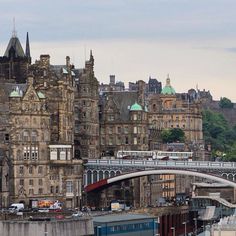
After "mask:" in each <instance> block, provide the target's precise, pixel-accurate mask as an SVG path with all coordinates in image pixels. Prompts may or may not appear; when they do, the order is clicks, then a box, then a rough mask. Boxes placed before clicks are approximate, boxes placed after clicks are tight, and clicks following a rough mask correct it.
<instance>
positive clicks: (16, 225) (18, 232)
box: [0, 218, 94, 236]
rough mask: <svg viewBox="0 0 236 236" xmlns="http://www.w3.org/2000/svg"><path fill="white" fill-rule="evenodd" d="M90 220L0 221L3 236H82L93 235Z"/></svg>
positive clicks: (0, 232) (0, 231)
mask: <svg viewBox="0 0 236 236" xmlns="http://www.w3.org/2000/svg"><path fill="white" fill-rule="evenodd" d="M93 234H94V229H93V222H92V220H91V219H90V218H89V219H79V220H58V221H48V222H47V221H0V235H1V236H82V235H84V236H85V235H86V236H87V235H93Z"/></svg>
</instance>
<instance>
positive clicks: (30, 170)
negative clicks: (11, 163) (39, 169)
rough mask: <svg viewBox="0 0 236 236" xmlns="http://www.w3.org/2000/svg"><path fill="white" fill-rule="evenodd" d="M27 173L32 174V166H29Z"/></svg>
mask: <svg viewBox="0 0 236 236" xmlns="http://www.w3.org/2000/svg"><path fill="white" fill-rule="evenodd" d="M29 174H33V166H30V167H29Z"/></svg>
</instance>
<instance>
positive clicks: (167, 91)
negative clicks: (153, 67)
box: [161, 76, 175, 95]
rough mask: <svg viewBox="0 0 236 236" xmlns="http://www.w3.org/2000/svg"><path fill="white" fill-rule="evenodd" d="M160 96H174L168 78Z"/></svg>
mask: <svg viewBox="0 0 236 236" xmlns="http://www.w3.org/2000/svg"><path fill="white" fill-rule="evenodd" d="M161 94H166V95H173V94H175V90H174V88H173V87H172V86H171V85H170V78H169V76H168V77H167V79H166V86H165V87H164V88H163V89H162V91H161Z"/></svg>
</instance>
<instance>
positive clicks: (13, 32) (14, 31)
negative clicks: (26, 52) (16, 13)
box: [12, 17, 17, 38]
mask: <svg viewBox="0 0 236 236" xmlns="http://www.w3.org/2000/svg"><path fill="white" fill-rule="evenodd" d="M16 37H17V34H16V22H15V17H14V18H13V30H12V38H16Z"/></svg>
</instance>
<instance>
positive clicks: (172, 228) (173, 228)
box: [170, 227, 175, 236]
mask: <svg viewBox="0 0 236 236" xmlns="http://www.w3.org/2000/svg"><path fill="white" fill-rule="evenodd" d="M170 229H171V230H173V233H172V235H173V236H175V227H171V228H170Z"/></svg>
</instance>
